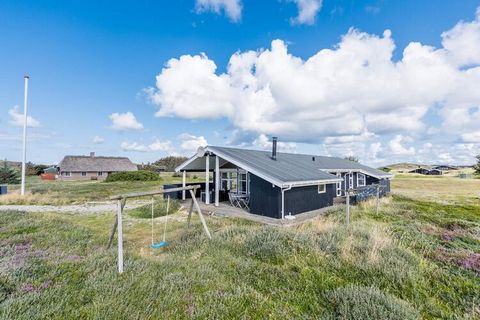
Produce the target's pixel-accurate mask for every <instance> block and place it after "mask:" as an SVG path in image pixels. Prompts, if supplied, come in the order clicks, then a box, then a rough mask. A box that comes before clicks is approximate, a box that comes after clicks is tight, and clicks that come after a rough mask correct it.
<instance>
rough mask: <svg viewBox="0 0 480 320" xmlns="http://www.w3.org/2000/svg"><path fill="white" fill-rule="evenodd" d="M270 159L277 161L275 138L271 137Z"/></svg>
mask: <svg viewBox="0 0 480 320" xmlns="http://www.w3.org/2000/svg"><path fill="white" fill-rule="evenodd" d="M272 159H273V160H277V137H272Z"/></svg>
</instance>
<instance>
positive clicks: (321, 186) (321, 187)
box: [318, 184, 327, 193]
mask: <svg viewBox="0 0 480 320" xmlns="http://www.w3.org/2000/svg"><path fill="white" fill-rule="evenodd" d="M326 191H327V189H326V188H325V185H324V184H319V185H318V193H325V192H326Z"/></svg>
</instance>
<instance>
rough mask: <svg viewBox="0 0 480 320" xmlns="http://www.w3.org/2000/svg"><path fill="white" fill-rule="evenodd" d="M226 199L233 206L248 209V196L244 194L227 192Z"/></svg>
mask: <svg viewBox="0 0 480 320" xmlns="http://www.w3.org/2000/svg"><path fill="white" fill-rule="evenodd" d="M228 199H229V200H230V204H231V205H232V206H233V207H236V208H240V209H246V210H247V211H249V210H250V208H249V206H248V202H249V196H248V195H246V194H235V193H231V192H229V193H228Z"/></svg>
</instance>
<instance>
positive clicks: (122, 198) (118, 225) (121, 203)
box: [107, 184, 212, 273]
mask: <svg viewBox="0 0 480 320" xmlns="http://www.w3.org/2000/svg"><path fill="white" fill-rule="evenodd" d="M197 189H200V185H199V184H197V185H193V186H186V187H179V188H172V189H162V190H158V191H151V192H136V193H128V194H123V195H118V196H114V197H111V198H110V200H116V201H117V213H116V217H115V222H114V223H113V227H112V232H111V233H110V238H109V239H108V245H107V249H108V248H110V247H111V246H112V243H113V238H114V237H115V232H116V231H117V229H118V233H117V234H118V256H117V257H118V259H117V260H118V273H123V222H122V215H123V209H124V208H125V203H126V202H127V199H130V198H138V197H145V196H154V195H160V194H166V193H171V192H178V191H190V196H191V197H192V201H191V203H190V209H189V210H188V219H187V228H189V227H190V220H191V218H192V212H193V208H194V207H195V210H196V211H197V213H198V216H199V217H200V221H201V222H202V225H203V229H204V231H205V234H206V235H207V237H208V238H209V239H212V236H211V235H210V231H209V230H208V226H207V222H206V221H205V218H204V217H203V214H202V210H201V209H200V205H199V204H198V202H197V198H196V197H195V194H196V193H197Z"/></svg>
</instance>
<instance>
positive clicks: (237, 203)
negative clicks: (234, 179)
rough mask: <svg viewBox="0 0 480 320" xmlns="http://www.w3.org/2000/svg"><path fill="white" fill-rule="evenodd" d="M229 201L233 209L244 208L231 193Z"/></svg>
mask: <svg viewBox="0 0 480 320" xmlns="http://www.w3.org/2000/svg"><path fill="white" fill-rule="evenodd" d="M228 200H230V204H231V205H232V207H235V208H242V206H241V204H240V202H239V201H238V198H237V197H235V196H234V195H233V194H232V193H231V192H229V193H228Z"/></svg>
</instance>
